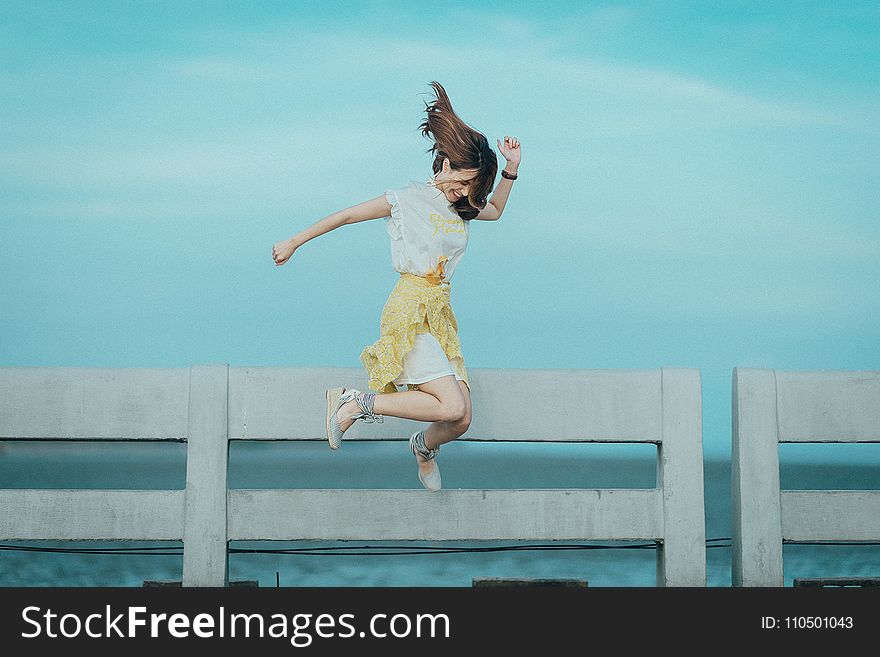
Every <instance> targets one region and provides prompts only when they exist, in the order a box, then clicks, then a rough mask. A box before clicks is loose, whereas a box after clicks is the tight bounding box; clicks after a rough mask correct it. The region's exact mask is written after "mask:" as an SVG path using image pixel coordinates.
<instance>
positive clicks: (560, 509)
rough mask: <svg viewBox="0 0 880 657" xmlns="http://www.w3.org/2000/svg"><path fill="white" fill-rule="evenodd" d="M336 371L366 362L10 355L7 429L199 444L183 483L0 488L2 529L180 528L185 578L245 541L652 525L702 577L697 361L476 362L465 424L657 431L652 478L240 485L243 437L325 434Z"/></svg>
mask: <svg viewBox="0 0 880 657" xmlns="http://www.w3.org/2000/svg"><path fill="white" fill-rule="evenodd" d="M337 385H345V386H349V387H351V386H355V387H358V386H359V387H361V389H365V387H364V386H365V377H364V372H363V370H360V369H354V368H321V369H309V368H291V367H289V368H283V367H229V366H227V365H200V366H193V367H192V368H184V369H98V368H36V367H34V368H16V367H6V368H0V439H3V440H15V439H27V440H34V439H49V440H124V441H138V440H173V441H186V443H187V469H186V488H185V489H184V490H159V491H138V490H0V508H2V509H3V514H2V516H0V539H2V540H28V539H31V540H35V539H52V540H102V539H126V540H176V541H183V584H184V586H223V585H225V584H227V583H228V569H227V546H228V542H229V541H232V540H279V541H280V540H434V541H442V540H475V541H483V540H546V541H561V540H615V541H616V540H623V541H627V540H654V541H657V543H658V550H657V584H658V585H661V586H664V585H665V586H705V584H706V551H705V519H704V504H703V460H702V405H701V384H700V373H699V370H695V369H668V368H663V369H657V370H491V369H484V370H472V371H471V386H472V401H473V406H474V409H475V413H474V421H473V423H472V424H471V427H470V429H469V431H468V433H467V434H465V438H463V439H466V440H471V441H537V442H555V441H566V442H627V443H629V442H632V443H654V444H656V445H657V483H656V487H655V488H652V489H625V488H611V489H547V490H539V489H527V490H516V489H503V490H499V489H487V490H461V489H459V490H442V491H440V492H438V493H428V492H426V491H424V490H422V489H421V488H418V489H414V490H386V489H369V490H338V489H298V490H250V489H247V490H244V489H229V488H228V486H227V460H228V449H229V441H230V440H323V439H324V438H323V435H324V414H325V413H324V390H325V389H326V388H328V387H333V386H337ZM414 426H423V423H415V422H411V421H409V420H400V419H397V418H391V417H386V419H385V422H384V423H383V424H367V425H365V424H363V423H356V424H355V426H353V427H352V428H351V429H350V430H349V431H348V432H346V440H358V439H359V440H389V439H394V440H404V439H406V438H407V437H408V436H409V434H410V433H411V432H412V430H413V427H414Z"/></svg>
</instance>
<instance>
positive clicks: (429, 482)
mask: <svg viewBox="0 0 880 657" xmlns="http://www.w3.org/2000/svg"><path fill="white" fill-rule="evenodd" d="M409 448H410V449H411V450H412V453H413V455H414V456H415V457H416V461H418V460H419V457H420V456H421V457H422V459H424V460H425V461H434V470H433V471H432V472H431V474H428V475H423V474H422V469H421V468H419V481H420V482H422V486H424V487H425V489H426V490H429V491H431V492H432V493H435V492H437V491H438V490H440V488H442V485H443V482H442V480H441V479H440V466H438V465H437V460H436V459H437V453H438V452H439V451H440V448H439V447H435V448H434V449H428V447H427V446H426V445H425V432H424V431H416V432H415V433H414V434H413V435H411V436H410V437H409Z"/></svg>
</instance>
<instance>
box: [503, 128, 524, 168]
mask: <svg viewBox="0 0 880 657" xmlns="http://www.w3.org/2000/svg"><path fill="white" fill-rule="evenodd" d="M498 150H500V151H501V154H502V155H503V156H504V159H505V160H507V162H508V163H509V164H513V165H514V166H519V161H520V157H521V153H520V148H519V140H518V139H517V138H516V137H508V136H506V135H505V137H504V143H503V144H502V143H501V140H500V139H499V140H498Z"/></svg>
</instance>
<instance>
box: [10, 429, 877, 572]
mask: <svg viewBox="0 0 880 657" xmlns="http://www.w3.org/2000/svg"><path fill="white" fill-rule="evenodd" d="M786 447H787V446H782V447H781V448H780V479H781V483H782V487H783V488H787V489H820V488H830V489H877V488H880V486H878V484H880V459H877V458H874V457H873V455H874V454H876V452H868V453H867V454H869V457H868V458H861V459H860V460H859V459H855V460H853V459H849V460H848V461H844V460H841V459H825V460H824V461H815V456H816V455H815V454H805V453H804V451H803V449H802V448H801V446H797V447H794V446H792V447H793V448H792V450H791V451H790V453H786V451H785V448H786ZM837 447H838V448H840V447H843V446H837ZM862 447H863V448H864V446H862ZM870 447H871V448H873V447H875V446H873V445H872V446H870ZM807 457H813V458H814V460H813V461H807V460H806V458H807ZM440 463H441V467H442V473H443V482H444V487H445V488H567V487H588V488H653V487H654V485H655V448H654V446H653V445H625V446H621V445H602V444H550V445H547V444H544V445H529V444H519V443H499V444H486V443H476V442H474V443H470V442H466V441H459V442H457V443H454V444H452V445H449V446H447V447H446V448H444V451H443V453H442V459H441V461H440ZM185 470H186V453H185V446H184V445H183V444H179V443H152V442H148V443H139V444H138V443H126V444H118V443H112V442H77V443H69V442H31V441H21V442H17V441H15V442H5V443H0V488H110V489H112V488H117V489H118V488H129V489H163V488H183V487H184V485H185V478H186V473H185ZM229 485H230V487H231V488H420V484H419V482H418V479H417V478H416V468H415V464H414V461H413V459H412V456H411V454H410V453H409V452H408V450H407V447H406V443H404V442H382V443H375V442H348V443H346V444H345V446H344V449H342V450H340V451H339V452H331V451H330V450H328V449H327V448H326V446H325V445H324V443H323V442H233V443H232V445H231V447H230V460H229ZM704 486H705V508H706V536H707V539H727V540H718V541H711V540H710V541H709V545H715V546H716V547H710V548H708V549H707V584H708V585H709V586H716V587H727V586H730V585H731V574H730V548H729V547H728V546H729V543H730V541H729V537H730V535H731V523H730V463H729V461H727V460H721V459H719V460H711V459H708V460H706V461H705V462H704ZM584 543H585V544H589V545H597V546H601V547H602V549H589V550H523V549H521V548H523V547H524V546H526V545H534V544H535V542H512V541H489V542H433V543H424V542H401V541H397V542H393V541H392V542H381V541H368V542H367V541H359V542H279V541H247V542H244V541H235V542H232V543H230V548H231V553H230V555H229V571H230V572H229V576H230V579H231V580H256V581H257V582H258V584H259V586H261V587H265V586H276V584H278V585H281V586H471V585H472V582H473V580H474V579H477V578H499V577H500V578H550V579H578V580H586V581H587V582H588V583H589V585H590V586H654V585H655V567H656V552H655V550H653V549H620V548H619V546H632V545H633V543H625V542H599V541H590V542H584ZM565 544H566V545H570V544H572V543H570V542H565ZM636 544H641V545H645V544H648V542H637V543H636ZM3 545H6V546H14V547H18V548H20V547H40V548H78V549H83V548H86V549H91V548H120V547H125V548H135V547H157V546H166V547H176V548H177V549H178V550H179V548H180V543H179V542H170V543H163V542H157V541H151V542H135V541H110V542H108V541H103V542H98V541H75V542H63V541H16V542H11V541H7V542H3ZM353 546H369V548H366V549H365V550H362V551H364V552H367V554H365V555H358V556H353V555H349V554H345V553H344V552H343V551H342V550H339V548H351V547H353ZM398 546H409V547H413V546H425V547H427V548H430V549H437V548H448V547H468V548H474V547H479V548H487V547H491V548H499V551H481V552H473V551H467V552H455V553H451V554H419V555H416V554H400V553H396V554H393V555H379V554H376V552H378V551H386V552H387V551H395V552H396V550H393V549H392V548H395V547H398ZM315 547H320V548H334V549H333V550H325V551H322V553H321V554H319V555H317V554H309V555H306V554H272V553H246V552H244V553H239V552H236V550H250V549H257V550H265V549H271V550H278V549H290V548H294V549H300V550H302V549H303V548H315ZM377 548H384V549H383V550H378V549H377ZM783 559H784V578H785V585H786V586H792V584H793V581H794V578H798V577H880V546H873V545H841V546H828V545H790V544H786V545H785V546H784V547H783ZM182 561H183V560H182V556H180V555H179V554H169V555H161V554H145V555H120V554H115V555H114V554H66V553H53V552H46V551H25V550H18V549H16V550H8V549H7V550H0V586H104V587H109V586H141V585H142V584H143V582H144V581H145V580H180V579H181V573H182Z"/></svg>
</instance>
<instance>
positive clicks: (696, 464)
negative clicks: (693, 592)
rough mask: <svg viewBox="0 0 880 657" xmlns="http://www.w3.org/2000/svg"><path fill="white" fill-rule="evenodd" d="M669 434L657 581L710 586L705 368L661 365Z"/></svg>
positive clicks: (660, 480)
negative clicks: (705, 479) (705, 484)
mask: <svg viewBox="0 0 880 657" xmlns="http://www.w3.org/2000/svg"><path fill="white" fill-rule="evenodd" d="M661 374H662V377H661V393H662V405H663V436H662V442H661V443H660V445H659V446H658V455H657V487H658V488H660V489H661V490H662V491H663V525H664V527H663V543H662V545H660V546H658V549H657V586H706V519H705V508H704V504H703V427H702V416H703V415H702V398H701V384H700V371H699V370H697V369H673V368H663V369H662V370H661Z"/></svg>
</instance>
